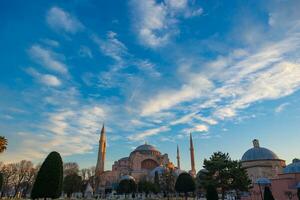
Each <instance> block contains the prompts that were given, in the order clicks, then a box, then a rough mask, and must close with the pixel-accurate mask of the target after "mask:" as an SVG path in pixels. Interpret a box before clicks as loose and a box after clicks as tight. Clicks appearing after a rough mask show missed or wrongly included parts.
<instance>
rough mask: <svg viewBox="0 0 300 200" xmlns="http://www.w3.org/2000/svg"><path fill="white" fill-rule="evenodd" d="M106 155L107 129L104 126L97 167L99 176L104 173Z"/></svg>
mask: <svg viewBox="0 0 300 200" xmlns="http://www.w3.org/2000/svg"><path fill="white" fill-rule="evenodd" d="M105 153H106V135H105V128H104V124H103V126H102V130H101V136H100V140H99V150H98V160H97V165H96V174H97V175H100V174H102V173H103V172H104V163H105Z"/></svg>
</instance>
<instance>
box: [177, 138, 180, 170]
mask: <svg viewBox="0 0 300 200" xmlns="http://www.w3.org/2000/svg"><path fill="white" fill-rule="evenodd" d="M177 168H178V169H180V155H179V147H178V144H177Z"/></svg>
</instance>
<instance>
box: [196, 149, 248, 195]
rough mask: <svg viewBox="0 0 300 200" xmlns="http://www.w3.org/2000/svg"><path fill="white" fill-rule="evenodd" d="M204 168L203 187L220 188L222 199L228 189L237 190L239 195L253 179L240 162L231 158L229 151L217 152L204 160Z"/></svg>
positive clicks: (246, 189)
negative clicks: (250, 178)
mask: <svg viewBox="0 0 300 200" xmlns="http://www.w3.org/2000/svg"><path fill="white" fill-rule="evenodd" d="M204 168H205V169H206V173H204V174H202V177H201V178H202V180H201V181H200V182H201V184H202V187H203V188H207V187H208V186H214V187H215V188H220V189H221V193H222V199H224V198H225V193H226V191H228V190H236V192H237V194H238V195H239V193H240V192H241V191H248V188H249V186H250V184H251V181H250V180H249V178H248V175H247V173H246V171H245V169H243V168H242V167H241V163H240V162H238V161H233V160H231V158H230V157H229V154H228V153H222V152H215V153H214V154H213V155H212V156H211V157H210V158H209V160H207V159H205V160H204ZM197 178H199V177H197Z"/></svg>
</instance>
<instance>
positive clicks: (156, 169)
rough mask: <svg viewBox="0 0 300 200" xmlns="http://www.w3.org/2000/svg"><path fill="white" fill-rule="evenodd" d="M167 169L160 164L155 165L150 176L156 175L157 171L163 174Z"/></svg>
mask: <svg viewBox="0 0 300 200" xmlns="http://www.w3.org/2000/svg"><path fill="white" fill-rule="evenodd" d="M165 171H166V168H165V167H164V166H158V167H155V168H154V169H153V170H152V171H151V172H150V176H152V177H154V176H155V173H158V175H161V174H163V173H164V172H165Z"/></svg>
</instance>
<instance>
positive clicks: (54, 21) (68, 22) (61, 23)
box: [46, 7, 84, 34]
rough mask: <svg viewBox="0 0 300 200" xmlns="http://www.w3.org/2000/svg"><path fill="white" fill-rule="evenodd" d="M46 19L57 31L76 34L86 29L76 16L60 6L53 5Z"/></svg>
mask: <svg viewBox="0 0 300 200" xmlns="http://www.w3.org/2000/svg"><path fill="white" fill-rule="evenodd" d="M46 20H47V23H48V24H49V26H50V27H51V28H52V29H54V30H55V31H64V32H67V33H72V34H74V33H77V32H79V31H82V30H83V29H84V26H83V24H82V23H81V22H80V21H79V20H78V19H77V18H76V17H74V16H72V15H71V14H69V13H68V12H66V11H64V10H63V9H61V8H59V7H52V8H51V9H50V10H49V11H48V13H47V16H46Z"/></svg>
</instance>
